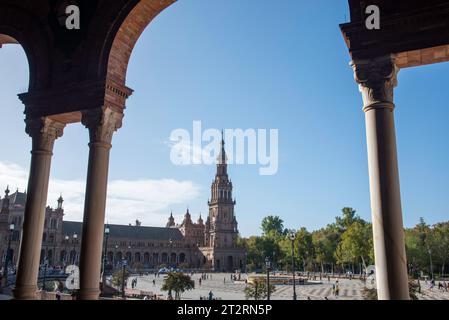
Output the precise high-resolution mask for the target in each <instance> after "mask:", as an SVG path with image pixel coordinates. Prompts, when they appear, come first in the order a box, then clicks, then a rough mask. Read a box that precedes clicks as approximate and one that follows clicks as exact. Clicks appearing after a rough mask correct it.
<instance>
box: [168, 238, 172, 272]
mask: <svg viewBox="0 0 449 320" xmlns="http://www.w3.org/2000/svg"><path fill="white" fill-rule="evenodd" d="M168 242H169V244H170V252H169V254H168V267H169V268H170V269H171V253H172V250H173V240H172V239H171V238H170V240H168Z"/></svg>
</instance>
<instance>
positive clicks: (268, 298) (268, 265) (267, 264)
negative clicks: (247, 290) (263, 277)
mask: <svg viewBox="0 0 449 320" xmlns="http://www.w3.org/2000/svg"><path fill="white" fill-rule="evenodd" d="M265 266H266V268H267V300H270V268H271V262H270V259H269V258H268V257H266V258H265Z"/></svg>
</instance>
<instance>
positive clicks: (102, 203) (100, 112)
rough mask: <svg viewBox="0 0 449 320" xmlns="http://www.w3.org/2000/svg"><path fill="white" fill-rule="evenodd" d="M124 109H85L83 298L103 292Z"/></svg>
mask: <svg viewBox="0 0 449 320" xmlns="http://www.w3.org/2000/svg"><path fill="white" fill-rule="evenodd" d="M122 118H123V113H122V112H118V111H114V110H112V109H110V108H101V109H95V110H89V111H86V112H83V118H82V122H83V124H84V125H85V126H86V127H87V128H88V129H89V135H90V143H89V148H90V150H89V164H88V171H87V182H86V195H85V197H86V198H85V204H84V220H83V233H82V241H81V256H80V291H79V297H78V298H79V299H81V300H95V299H98V298H99V295H100V274H101V258H102V256H101V252H102V244H103V236H104V218H105V207H106V194H107V183H108V169H109V152H110V150H111V147H112V145H111V141H112V135H113V133H114V132H115V131H116V130H118V129H119V128H120V127H121V124H122Z"/></svg>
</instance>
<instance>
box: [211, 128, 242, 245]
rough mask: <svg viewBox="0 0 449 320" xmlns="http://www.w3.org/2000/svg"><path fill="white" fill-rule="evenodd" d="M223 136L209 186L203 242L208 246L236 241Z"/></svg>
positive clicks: (234, 242)
mask: <svg viewBox="0 0 449 320" xmlns="http://www.w3.org/2000/svg"><path fill="white" fill-rule="evenodd" d="M227 160H228V159H227V156H226V151H225V142H224V137H222V139H221V150H220V154H219V156H218V159H217V172H216V174H215V179H214V181H213V182H212V186H211V199H210V201H209V202H208V205H209V216H208V218H207V222H206V233H205V238H206V239H205V243H206V246H208V247H214V248H234V247H235V246H236V242H237V236H238V230H237V220H236V218H235V215H234V206H235V203H236V202H235V200H234V199H233V198H232V181H231V180H229V177H228V165H227Z"/></svg>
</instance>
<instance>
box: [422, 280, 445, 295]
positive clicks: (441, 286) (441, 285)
mask: <svg viewBox="0 0 449 320" xmlns="http://www.w3.org/2000/svg"><path fill="white" fill-rule="evenodd" d="M426 284H428V285H429V290H432V289H433V288H435V287H436V284H435V279H432V280H430V282H428V281H427V280H426ZM448 286H449V285H448V284H447V282H446V281H442V282H441V281H439V282H438V290H440V291H443V292H448V289H449V288H448Z"/></svg>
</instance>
